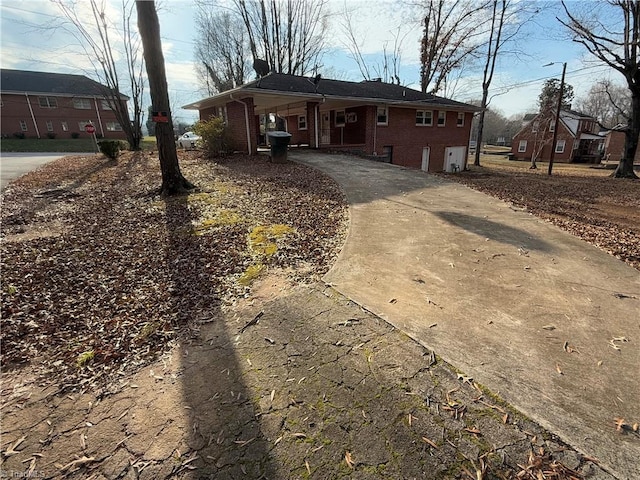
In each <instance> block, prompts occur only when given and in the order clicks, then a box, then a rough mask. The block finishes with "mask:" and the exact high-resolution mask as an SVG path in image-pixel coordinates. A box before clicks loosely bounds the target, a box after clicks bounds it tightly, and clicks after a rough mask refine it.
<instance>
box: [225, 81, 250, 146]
mask: <svg viewBox="0 0 640 480" xmlns="http://www.w3.org/2000/svg"><path fill="white" fill-rule="evenodd" d="M229 98H230V99H231V100H233V101H234V102H238V103H240V104H242V105H243V106H244V121H245V124H246V126H247V151H248V153H249V155H251V130H250V128H249V107H247V104H246V103H244V102H243V101H241V100H238V99H237V98H233V93H230V94H229Z"/></svg>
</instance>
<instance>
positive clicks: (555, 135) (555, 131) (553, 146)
mask: <svg viewBox="0 0 640 480" xmlns="http://www.w3.org/2000/svg"><path fill="white" fill-rule="evenodd" d="M566 71H567V62H564V63H563V64H562V79H561V80H560V93H559V94H558V106H557V107H556V119H555V126H554V127H553V140H551V154H550V155H549V172H548V175H551V171H552V170H553V157H554V156H555V154H556V140H557V139H558V125H559V124H560V109H561V108H562V95H563V94H564V74H565V73H566ZM476 148H478V147H477V146H476Z"/></svg>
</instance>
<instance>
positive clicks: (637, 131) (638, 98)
mask: <svg viewBox="0 0 640 480" xmlns="http://www.w3.org/2000/svg"><path fill="white" fill-rule="evenodd" d="M631 105H632V108H631V117H630V118H629V121H628V123H627V129H626V130H625V132H624V135H625V142H624V155H623V157H622V158H621V159H620V163H619V164H618V166H617V167H616V170H615V171H614V172H613V174H612V175H611V176H612V177H615V178H638V176H637V175H636V173H635V172H634V171H633V160H634V159H635V157H636V151H637V149H638V135H640V118H637V117H638V116H640V89H638V88H634V89H632V90H631Z"/></svg>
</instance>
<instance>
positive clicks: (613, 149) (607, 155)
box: [603, 125, 640, 164]
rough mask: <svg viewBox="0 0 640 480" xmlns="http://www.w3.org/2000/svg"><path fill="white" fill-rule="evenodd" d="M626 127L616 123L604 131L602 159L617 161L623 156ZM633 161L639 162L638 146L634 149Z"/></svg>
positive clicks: (639, 152) (639, 151)
mask: <svg viewBox="0 0 640 480" xmlns="http://www.w3.org/2000/svg"><path fill="white" fill-rule="evenodd" d="M626 127H627V126H626V125H617V126H615V127H614V128H612V129H611V130H609V131H608V132H606V134H605V137H604V145H603V158H604V159H606V160H609V161H612V162H613V161H615V162H618V161H620V160H621V159H622V157H624V143H625V140H626V139H625V134H624V129H625V128H626ZM633 163H635V164H640V148H638V149H636V156H635V158H634V159H633Z"/></svg>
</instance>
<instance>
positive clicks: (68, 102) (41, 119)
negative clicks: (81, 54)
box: [0, 93, 126, 138]
mask: <svg viewBox="0 0 640 480" xmlns="http://www.w3.org/2000/svg"><path fill="white" fill-rule="evenodd" d="M48 96H49V97H54V96H53V95H48ZM55 98H56V101H57V107H56V108H43V107H41V106H40V103H39V100H38V95H29V104H31V108H32V109H33V116H34V117H35V119H36V125H37V126H38V131H39V133H40V138H47V133H48V132H49V130H47V121H51V122H52V125H53V131H52V133H55V135H56V138H71V134H72V133H73V132H77V133H79V134H80V137H89V136H90V135H89V134H88V133H85V132H84V130H81V129H80V126H79V125H78V123H79V122H88V121H91V122H93V124H94V125H95V126H96V134H97V135H103V136H104V137H105V138H126V136H125V134H124V132H122V131H108V130H107V122H116V123H117V120H116V116H115V114H114V112H113V111H111V110H104V109H103V108H102V102H101V101H100V100H98V102H97V103H98V111H97V112H96V102H95V100H94V99H93V98H91V99H89V102H90V105H91V108H90V109H87V110H85V109H78V108H75V107H74V106H73V97H62V96H60V97H58V96H55ZM29 104H28V103H27V97H26V96H25V95H13V94H6V93H3V94H2V107H0V114H1V117H2V119H1V120H2V121H1V124H2V127H1V128H2V135H3V136H12V135H13V134H14V133H17V132H21V129H20V120H24V121H25V122H26V123H27V131H26V132H24V134H25V136H26V137H30V138H37V133H36V128H35V126H34V124H33V118H32V116H31V112H30V111H29ZM98 114H99V118H98ZM62 122H66V123H67V127H68V130H67V131H64V130H63V127H62Z"/></svg>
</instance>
